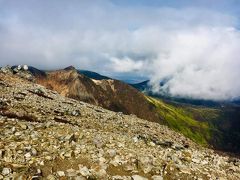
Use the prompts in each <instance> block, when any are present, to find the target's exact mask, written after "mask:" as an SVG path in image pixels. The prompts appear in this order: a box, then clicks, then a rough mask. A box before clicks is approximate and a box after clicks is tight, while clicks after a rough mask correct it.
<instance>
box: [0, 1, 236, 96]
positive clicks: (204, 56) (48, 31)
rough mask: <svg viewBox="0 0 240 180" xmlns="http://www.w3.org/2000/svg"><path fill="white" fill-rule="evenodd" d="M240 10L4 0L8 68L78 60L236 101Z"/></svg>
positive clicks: (175, 91)
mask: <svg viewBox="0 0 240 180" xmlns="http://www.w3.org/2000/svg"><path fill="white" fill-rule="evenodd" d="M239 15H240V1H239V0H195V1H194V0H168V1H166V0H156V1H151V0H118V1H117V0H112V1H110V0H109V1H108V0H106V1H104V0H91V1H89V0H21V1H20V0H0V66H5V65H7V64H10V65H15V64H29V65H33V66H35V67H37V68H40V69H56V68H64V67H66V66H69V65H73V66H75V67H77V68H80V69H88V70H94V71H97V72H100V73H103V74H105V75H113V76H117V75H123V74H127V75H129V76H132V75H135V76H144V77H147V78H149V79H150V80H151V84H152V85H153V90H154V91H156V92H168V93H170V94H171V95H174V96H175V95H179V96H184V97H193V98H203V99H214V100H229V99H234V98H238V97H240V80H239V77H240V58H239V56H240V30H239V27H240V17H239ZM166 79H167V80H168V81H167V83H166V84H165V85H164V86H163V87H159V85H158V84H159V82H160V81H161V80H166Z"/></svg>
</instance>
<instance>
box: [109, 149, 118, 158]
mask: <svg viewBox="0 0 240 180" xmlns="http://www.w3.org/2000/svg"><path fill="white" fill-rule="evenodd" d="M107 152H108V154H109V156H110V157H114V156H116V150H114V149H109V150H108V151H107Z"/></svg>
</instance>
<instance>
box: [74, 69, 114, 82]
mask: <svg viewBox="0 0 240 180" xmlns="http://www.w3.org/2000/svg"><path fill="white" fill-rule="evenodd" d="M77 71H78V72H79V73H80V74H83V75H84V76H87V77H89V78H91V79H95V80H103V79H111V78H109V77H107V76H103V75H101V74H98V73H96V72H93V71H87V70H81V69H79V70H77Z"/></svg>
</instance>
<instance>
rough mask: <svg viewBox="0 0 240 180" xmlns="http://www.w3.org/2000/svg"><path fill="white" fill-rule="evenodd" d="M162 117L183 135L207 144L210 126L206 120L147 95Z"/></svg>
mask: <svg viewBox="0 0 240 180" xmlns="http://www.w3.org/2000/svg"><path fill="white" fill-rule="evenodd" d="M147 99H148V101H149V102H151V103H152V104H153V105H154V106H155V107H156V108H157V110H158V113H159V114H160V116H161V117H163V121H164V123H165V124H166V125H168V126H169V127H170V128H172V129H174V130H176V131H179V132H181V133H182V134H184V135H185V136H187V137H189V138H190V139H192V140H194V141H195V142H197V143H200V144H202V145H207V144H208V141H209V140H210V139H211V129H212V128H211V127H210V125H209V124H208V123H207V122H201V121H197V120H195V119H194V118H193V116H192V114H191V113H189V112H187V111H185V110H184V109H183V108H180V107H176V106H173V105H170V104H167V103H164V102H163V101H162V100H159V99H155V98H152V97H147Z"/></svg>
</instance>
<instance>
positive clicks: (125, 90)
mask: <svg viewBox="0 0 240 180" xmlns="http://www.w3.org/2000/svg"><path fill="white" fill-rule="evenodd" d="M35 77H36V80H37V83H39V84H41V85H43V86H45V87H47V88H49V89H52V90H55V91H57V92H58V93H60V94H61V95H63V96H66V97H70V98H74V99H76V100H81V101H84V102H88V103H91V104H94V105H98V106H101V107H104V108H106V109H109V110H112V111H116V112H123V113H124V114H135V115H136V116H138V117H140V118H143V119H148V120H149V121H155V122H159V121H160V118H159V116H158V114H157V113H156V111H155V110H154V108H153V106H152V105H151V104H150V103H149V102H148V101H147V99H146V98H145V96H144V94H142V93H141V92H139V91H138V90H136V89H135V88H133V87H131V86H130V85H128V84H126V83H123V82H121V81H118V80H113V79H102V80H96V79H91V78H88V77H86V76H85V75H83V74H80V73H79V72H78V71H77V70H76V69H75V68H74V67H67V68H65V69H63V70H57V71H51V72H46V76H39V75H37V76H36V75H35Z"/></svg>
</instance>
